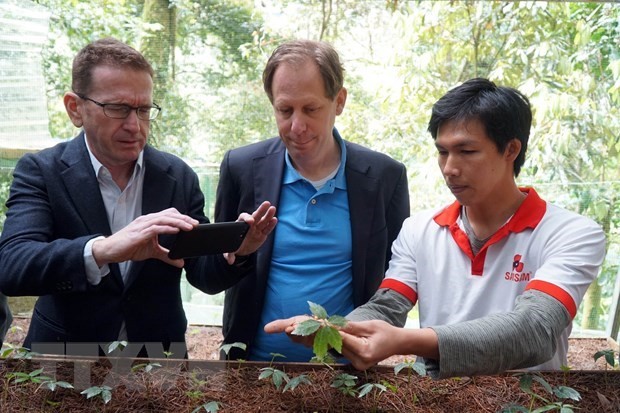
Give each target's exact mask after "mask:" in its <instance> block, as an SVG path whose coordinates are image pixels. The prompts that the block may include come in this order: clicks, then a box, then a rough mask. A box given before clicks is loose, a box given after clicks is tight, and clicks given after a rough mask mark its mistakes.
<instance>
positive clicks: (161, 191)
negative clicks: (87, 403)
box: [0, 134, 242, 357]
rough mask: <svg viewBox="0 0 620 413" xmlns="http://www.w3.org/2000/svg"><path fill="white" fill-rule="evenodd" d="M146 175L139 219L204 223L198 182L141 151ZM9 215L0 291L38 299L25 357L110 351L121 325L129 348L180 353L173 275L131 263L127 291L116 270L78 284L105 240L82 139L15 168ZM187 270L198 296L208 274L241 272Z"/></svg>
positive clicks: (1, 246)
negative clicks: (42, 347) (74, 347)
mask: <svg viewBox="0 0 620 413" xmlns="http://www.w3.org/2000/svg"><path fill="white" fill-rule="evenodd" d="M144 167H145V177H144V189H143V198H142V213H143V214H148V213H152V212H159V211H161V210H163V209H166V208H169V207H174V208H176V209H177V210H178V211H179V212H181V213H184V214H187V215H190V216H192V217H194V218H196V219H197V220H199V221H201V222H208V219H207V218H206V217H205V215H204V211H203V210H204V197H203V194H202V192H201V190H200V187H199V183H198V177H197V175H196V173H195V172H194V171H193V170H192V169H191V168H190V167H189V166H188V165H187V164H186V163H185V162H183V161H182V160H181V159H179V158H177V157H175V156H173V155H170V154H167V153H164V152H160V151H158V150H155V149H153V148H151V147H149V146H148V145H147V146H146V147H145V149H144ZM7 207H8V212H7V217H6V222H5V224H4V230H3V232H2V236H1V237H0V291H2V292H3V293H4V294H7V295H35V296H40V297H39V299H38V300H37V303H36V304H35V307H34V313H33V316H32V321H31V324H30V329H29V331H28V335H27V337H26V339H25V342H24V346H25V347H28V348H31V346H32V344H33V343H67V342H94V343H106V342H110V341H115V340H118V333H119V329H120V327H121V323H122V322H123V320H124V321H125V323H126V328H127V334H128V339H129V341H131V342H136V343H146V342H161V343H163V344H164V348H165V349H166V351H168V347H169V346H170V345H171V344H172V343H175V345H176V344H177V343H181V344H182V345H183V346H184V345H185V330H186V327H187V320H186V318H185V313H184V311H183V306H182V303H181V293H180V285H179V282H180V277H181V269H179V268H176V267H173V266H171V265H168V264H166V263H164V262H162V261H159V260H155V259H150V260H145V261H140V262H134V263H132V266H131V267H130V268H131V269H130V272H129V273H128V275H127V282H126V284H124V283H123V280H122V278H121V274H120V271H119V268H118V265H117V264H111V265H110V273H109V274H108V275H106V276H105V277H103V279H102V281H101V283H100V284H99V285H96V286H93V285H91V284H90V283H89V282H88V281H87V279H86V272H85V268H84V258H83V251H84V246H85V244H86V243H87V242H88V240H90V239H92V238H94V237H96V236H99V235H110V234H111V231H110V226H109V223H108V219H107V216H106V211H105V207H104V204H103V199H102V197H101V192H100V190H99V185H98V182H97V178H96V177H95V173H94V169H93V166H92V163H91V162H90V158H89V155H88V151H87V149H86V144H85V142H84V136H83V134H81V135H79V136H78V137H76V138H74V139H73V140H70V141H68V142H63V143H61V144H58V145H56V146H54V147H53V148H49V149H45V150H43V151H41V152H39V153H37V154H26V155H24V156H23V157H22V158H21V159H20V160H19V162H18V163H17V166H16V167H15V171H14V180H13V184H12V186H11V192H10V196H9V199H8V201H7ZM173 237H174V236H173V235H164V236H161V237H160V243H161V244H162V245H163V246H165V247H167V248H169V247H170V245H171V242H172V239H173ZM185 270H186V273H187V278H188V280H189V282H190V283H191V284H192V285H194V286H196V287H197V288H201V289H205V280H206V277H207V276H209V275H210V274H216V273H218V272H221V274H219V275H220V276H222V277H226V276H239V273H240V272H241V271H242V270H240V269H239V268H236V267H234V266H229V265H228V264H226V262H225V261H224V259H223V258H222V256H221V255H217V256H207V257H202V258H200V259H191V260H190V259H188V260H186V261H185ZM176 350H177V351H180V350H179V348H178V347H177V348H176ZM67 351H68V352H69V353H71V351H70V350H69V348H67ZM161 356H162V354H161V353H160V354H157V355H155V354H151V357H161ZM177 356H182V355H181V354H177Z"/></svg>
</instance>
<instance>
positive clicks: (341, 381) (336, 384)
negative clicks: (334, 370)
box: [331, 373, 357, 396]
mask: <svg viewBox="0 0 620 413" xmlns="http://www.w3.org/2000/svg"><path fill="white" fill-rule="evenodd" d="M356 384H357V376H353V375H352V374H348V373H341V374H339V375H337V376H336V377H334V381H332V384H331V387H333V388H335V389H338V390H340V392H342V394H344V395H346V396H356V395H357V390H356V389H355V386H356Z"/></svg>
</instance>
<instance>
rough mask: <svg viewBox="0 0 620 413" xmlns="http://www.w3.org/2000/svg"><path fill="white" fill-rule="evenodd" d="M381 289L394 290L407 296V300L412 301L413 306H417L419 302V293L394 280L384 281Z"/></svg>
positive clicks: (387, 279)
mask: <svg viewBox="0 0 620 413" xmlns="http://www.w3.org/2000/svg"><path fill="white" fill-rule="evenodd" d="M379 288H389V289H390V290H394V291H396V292H397V293H399V294H401V295H403V296H405V298H406V299H408V300H409V301H411V303H412V304H413V305H415V303H416V302H417V301H418V293H416V292H415V290H414V289H413V288H411V287H409V286H408V285H407V284H404V283H402V282H400V281H397V280H395V279H393V278H386V279H384V280H383V282H382V283H381V285H380V286H379Z"/></svg>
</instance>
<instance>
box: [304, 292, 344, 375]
mask: <svg viewBox="0 0 620 413" xmlns="http://www.w3.org/2000/svg"><path fill="white" fill-rule="evenodd" d="M308 305H309V306H310V312H311V313H312V318H310V319H308V320H305V321H302V322H301V323H299V324H298V325H297V327H295V330H293V334H296V335H299V336H304V337H305V336H311V335H313V334H314V341H313V344H312V352H313V353H314V357H313V359H312V360H311V361H313V362H318V363H326V364H331V363H333V361H334V358H333V356H332V355H330V354H329V350H330V349H334V350H336V351H337V352H338V353H342V337H341V336H340V332H339V331H338V330H339V329H340V328H342V327H344V326H345V325H346V324H347V319H346V318H344V317H342V316H339V315H333V316H329V315H328V314H327V311H325V308H323V307H322V306H321V305H319V304H316V303H313V302H312V301H308Z"/></svg>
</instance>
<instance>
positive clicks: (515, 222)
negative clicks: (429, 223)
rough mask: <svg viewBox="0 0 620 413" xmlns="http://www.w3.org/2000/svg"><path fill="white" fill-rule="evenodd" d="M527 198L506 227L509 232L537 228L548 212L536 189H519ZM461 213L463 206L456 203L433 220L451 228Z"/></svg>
mask: <svg viewBox="0 0 620 413" xmlns="http://www.w3.org/2000/svg"><path fill="white" fill-rule="evenodd" d="M519 189H520V190H521V192H525V193H526V194H527V197H526V198H525V200H524V201H523V203H522V204H521V205H520V206H519V209H517V212H515V214H514V215H513V217H512V219H511V220H510V221H508V223H507V225H506V226H505V227H504V228H505V230H508V231H509V232H521V231H524V230H525V229H527V228H536V226H537V225H538V223H539V222H540V220H541V219H542V218H543V216H544V215H545V212H546V211H547V203H546V202H545V201H544V200H543V199H542V198H540V196H538V193H536V190H534V188H519ZM460 213H461V204H460V203H459V202H458V201H454V202H453V203H452V204H451V205H449V206H447V207H446V208H444V209H443V210H441V211H439V212H438V213H437V214H436V215H435V216H434V217H433V220H434V221H435V222H436V223H437V225H439V226H442V227H449V226H451V225H454V224H456V220H457V219H458V218H459V214H460Z"/></svg>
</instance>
